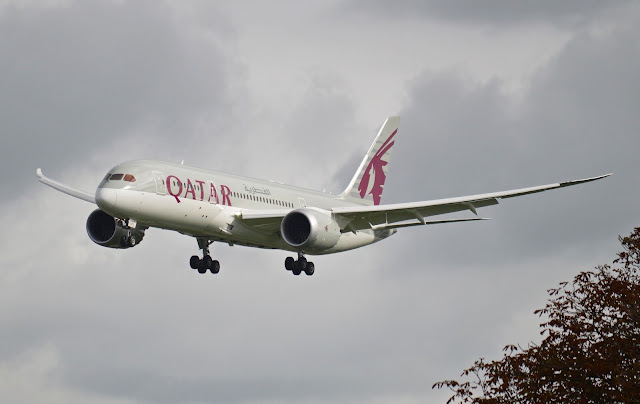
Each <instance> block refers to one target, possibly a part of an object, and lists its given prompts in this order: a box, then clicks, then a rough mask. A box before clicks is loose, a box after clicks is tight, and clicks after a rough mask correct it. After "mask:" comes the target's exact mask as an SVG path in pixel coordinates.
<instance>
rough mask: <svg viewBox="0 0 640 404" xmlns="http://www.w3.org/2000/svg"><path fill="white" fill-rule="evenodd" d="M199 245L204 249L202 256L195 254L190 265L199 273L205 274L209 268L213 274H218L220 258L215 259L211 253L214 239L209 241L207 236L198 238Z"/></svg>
mask: <svg viewBox="0 0 640 404" xmlns="http://www.w3.org/2000/svg"><path fill="white" fill-rule="evenodd" d="M197 240H198V247H200V249H201V250H202V258H200V257H198V256H197V255H194V256H192V257H191V259H190V260H189V265H190V266H191V268H192V269H197V270H198V272H199V273H201V274H203V273H205V272H207V269H208V270H209V271H211V273H212V274H217V273H218V272H220V262H218V260H214V259H212V258H211V255H209V246H210V245H211V244H212V243H213V241H209V240H207V239H206V238H198V239H197Z"/></svg>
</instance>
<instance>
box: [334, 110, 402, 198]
mask: <svg viewBox="0 0 640 404" xmlns="http://www.w3.org/2000/svg"><path fill="white" fill-rule="evenodd" d="M399 124H400V117H398V116H391V117H389V118H387V120H386V121H384V123H383V124H382V127H381V128H380V132H378V136H376V140H374V141H373V144H372V145H371V148H369V151H368V152H367V155H366V156H365V157H364V160H362V163H361V164H360V167H359V168H358V171H357V172H356V175H354V177H353V179H352V180H351V182H350V183H349V186H348V187H347V189H345V190H344V192H343V193H342V194H340V197H341V198H343V199H346V200H350V201H353V202H358V203H362V204H365V205H379V204H380V199H381V197H382V191H383V188H384V182H385V180H386V179H387V171H388V170H389V159H390V157H391V148H392V147H393V145H394V143H395V136H396V133H397V132H398V125H399Z"/></svg>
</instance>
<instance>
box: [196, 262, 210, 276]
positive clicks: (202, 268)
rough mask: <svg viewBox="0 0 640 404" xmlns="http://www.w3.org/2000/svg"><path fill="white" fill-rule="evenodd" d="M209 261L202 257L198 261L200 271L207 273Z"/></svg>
mask: <svg viewBox="0 0 640 404" xmlns="http://www.w3.org/2000/svg"><path fill="white" fill-rule="evenodd" d="M207 269H208V268H207V263H206V262H205V260H204V259H201V260H200V261H198V273H201V274H203V273H205V272H207Z"/></svg>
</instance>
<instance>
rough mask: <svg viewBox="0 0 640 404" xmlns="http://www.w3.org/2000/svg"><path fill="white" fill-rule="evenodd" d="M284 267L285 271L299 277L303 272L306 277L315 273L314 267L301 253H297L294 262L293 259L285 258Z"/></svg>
mask: <svg viewBox="0 0 640 404" xmlns="http://www.w3.org/2000/svg"><path fill="white" fill-rule="evenodd" d="M284 267H285V268H286V270H287V271H291V272H293V274H294V275H296V276H297V275H300V274H301V273H302V272H303V271H304V273H305V274H307V275H308V276H311V275H313V273H314V272H315V271H316V266H315V265H314V263H313V262H311V261H307V259H306V258H305V257H304V253H303V252H299V253H298V259H297V260H294V259H293V257H287V258H286V259H285V260H284Z"/></svg>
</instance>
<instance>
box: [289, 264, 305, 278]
mask: <svg viewBox="0 0 640 404" xmlns="http://www.w3.org/2000/svg"><path fill="white" fill-rule="evenodd" d="M291 272H293V274H294V275H296V276H298V275H300V273H302V268H300V264H299V263H298V262H296V264H295V265H294V266H293V269H292V270H291Z"/></svg>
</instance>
